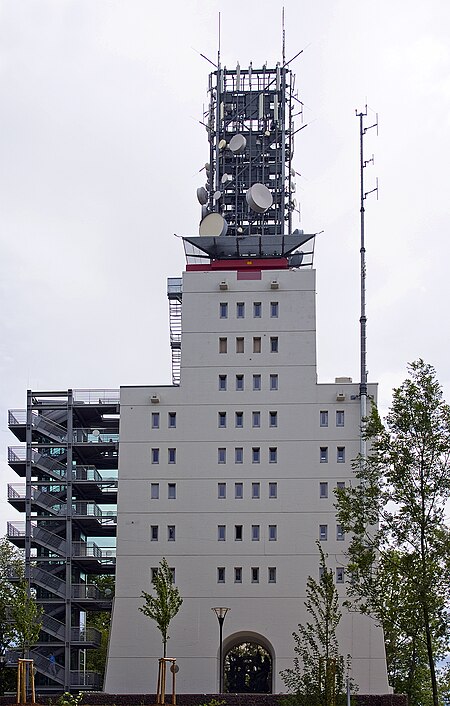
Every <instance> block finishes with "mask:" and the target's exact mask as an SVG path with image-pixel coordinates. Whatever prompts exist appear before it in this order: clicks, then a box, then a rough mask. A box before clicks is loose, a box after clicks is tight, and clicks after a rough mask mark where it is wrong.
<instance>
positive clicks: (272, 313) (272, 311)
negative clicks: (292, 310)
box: [270, 302, 278, 319]
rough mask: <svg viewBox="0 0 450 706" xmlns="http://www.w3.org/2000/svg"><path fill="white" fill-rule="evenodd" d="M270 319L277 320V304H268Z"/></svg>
mask: <svg viewBox="0 0 450 706" xmlns="http://www.w3.org/2000/svg"><path fill="white" fill-rule="evenodd" d="M270 318H271V319H277V318H278V302H270Z"/></svg>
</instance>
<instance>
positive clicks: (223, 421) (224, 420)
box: [219, 412, 227, 429]
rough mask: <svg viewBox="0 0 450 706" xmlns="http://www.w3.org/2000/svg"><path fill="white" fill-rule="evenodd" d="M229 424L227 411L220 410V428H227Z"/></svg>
mask: <svg viewBox="0 0 450 706" xmlns="http://www.w3.org/2000/svg"><path fill="white" fill-rule="evenodd" d="M226 426H227V413H226V412H219V429H225V427H226Z"/></svg>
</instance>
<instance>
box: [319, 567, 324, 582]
mask: <svg viewBox="0 0 450 706" xmlns="http://www.w3.org/2000/svg"><path fill="white" fill-rule="evenodd" d="M324 575H325V568H324V567H323V566H319V580H320V579H323V577H324Z"/></svg>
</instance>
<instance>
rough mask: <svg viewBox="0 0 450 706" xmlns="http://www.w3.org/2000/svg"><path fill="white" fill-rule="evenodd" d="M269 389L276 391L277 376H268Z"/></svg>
mask: <svg viewBox="0 0 450 706" xmlns="http://www.w3.org/2000/svg"><path fill="white" fill-rule="evenodd" d="M270 389H271V390H278V375H276V374H271V376H270Z"/></svg>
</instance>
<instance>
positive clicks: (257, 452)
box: [252, 446, 261, 463]
mask: <svg viewBox="0 0 450 706" xmlns="http://www.w3.org/2000/svg"><path fill="white" fill-rule="evenodd" d="M260 461H261V449H260V448H259V446H254V447H253V448H252V463H259V462H260Z"/></svg>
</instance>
